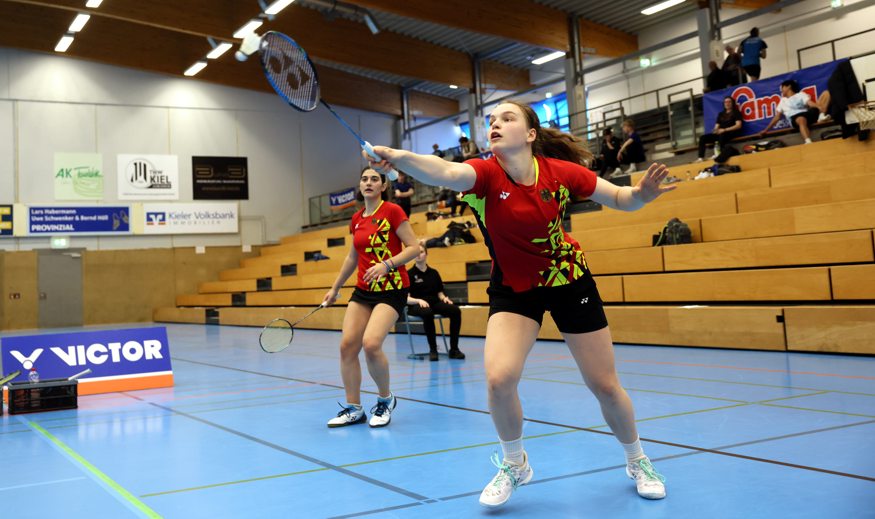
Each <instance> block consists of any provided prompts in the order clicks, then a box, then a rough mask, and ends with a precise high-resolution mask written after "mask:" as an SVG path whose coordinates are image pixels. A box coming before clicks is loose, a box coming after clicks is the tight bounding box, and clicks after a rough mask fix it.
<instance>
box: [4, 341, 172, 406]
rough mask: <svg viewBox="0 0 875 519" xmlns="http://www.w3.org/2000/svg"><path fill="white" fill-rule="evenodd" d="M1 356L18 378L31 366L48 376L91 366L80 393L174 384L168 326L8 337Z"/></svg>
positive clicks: (43, 377) (23, 379) (64, 375)
mask: <svg viewBox="0 0 875 519" xmlns="http://www.w3.org/2000/svg"><path fill="white" fill-rule="evenodd" d="M0 361H2V372H3V373H11V372H13V371H15V370H20V371H21V375H19V376H18V377H17V378H15V379H14V381H15V382H26V381H27V379H28V378H27V377H28V373H29V372H30V370H31V369H36V371H37V373H39V377H40V380H47V379H52V378H68V377H70V376H72V375H75V374H76V373H79V372H81V371H83V370H85V369H87V368H90V369H91V373H90V374H88V375H86V376H84V377H82V378H80V379H79V394H80V395H90V394H95V393H113V392H117V391H131V390H136V389H152V388H158V387H172V386H173V369H172V367H171V365H170V344H169V343H168V341H167V329H166V328H164V327H151V328H128V329H121V330H102V331H93V332H80V333H58V334H49V335H28V336H18V337H4V338H3V339H2V340H0Z"/></svg>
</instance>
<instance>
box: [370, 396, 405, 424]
mask: <svg viewBox="0 0 875 519" xmlns="http://www.w3.org/2000/svg"><path fill="white" fill-rule="evenodd" d="M396 405H398V401H397V400H396V399H395V395H391V396H390V397H389V400H383V399H382V398H378V399H377V405H375V406H374V407H373V408H371V421H370V423H369V425H370V426H371V427H386V426H387V425H389V422H391V421H392V410H393V409H395V406H396Z"/></svg>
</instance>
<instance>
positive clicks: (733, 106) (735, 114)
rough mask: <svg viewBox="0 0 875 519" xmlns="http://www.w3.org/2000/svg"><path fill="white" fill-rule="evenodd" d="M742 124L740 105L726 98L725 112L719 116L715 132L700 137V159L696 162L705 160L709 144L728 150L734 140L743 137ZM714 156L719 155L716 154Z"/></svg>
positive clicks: (724, 99) (724, 100)
mask: <svg viewBox="0 0 875 519" xmlns="http://www.w3.org/2000/svg"><path fill="white" fill-rule="evenodd" d="M742 124H744V120H743V119H742V117H741V111H740V110H739V109H738V103H736V102H735V99H733V98H731V97H729V96H726V97H724V98H723V110H721V111H720V114H719V115H718V116H717V121H716V122H715V123H714V131H713V132H711V133H708V134H705V135H703V136H701V137H699V158H698V159H696V162H701V161H703V160H705V146H707V145H708V144H712V143H715V142H716V143H718V144H719V145H720V149H721V150H724V149H726V147H727V146H728V145H729V143H730V142H731V141H732V139H734V138H736V137H738V136H739V135H741V126H742ZM715 151H716V150H715ZM714 155H715V156H717V155H718V154H717V153H714Z"/></svg>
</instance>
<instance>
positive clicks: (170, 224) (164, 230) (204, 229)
mask: <svg viewBox="0 0 875 519" xmlns="http://www.w3.org/2000/svg"><path fill="white" fill-rule="evenodd" d="M239 217H240V215H239V212H238V209H237V202H213V203H178V204H143V218H144V220H145V221H144V222H143V234H213V233H232V234H233V233H236V232H237V229H238V220H239Z"/></svg>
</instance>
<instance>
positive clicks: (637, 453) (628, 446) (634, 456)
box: [620, 440, 644, 463]
mask: <svg viewBox="0 0 875 519" xmlns="http://www.w3.org/2000/svg"><path fill="white" fill-rule="evenodd" d="M620 445H622V446H623V450H624V451H626V462H628V463H631V462H633V461H636V460H640V459H641V458H643V457H644V449H642V448H641V440H635V441H634V442H632V443H623V442H620Z"/></svg>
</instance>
